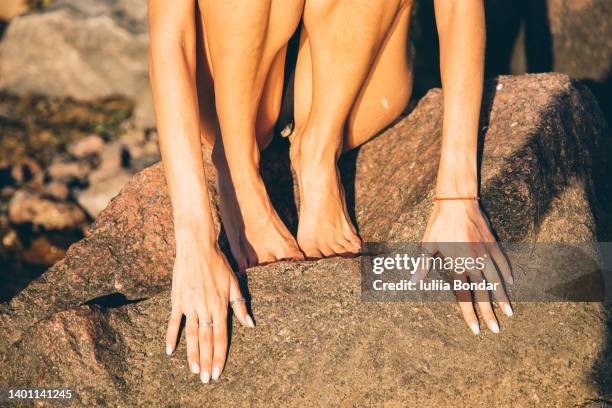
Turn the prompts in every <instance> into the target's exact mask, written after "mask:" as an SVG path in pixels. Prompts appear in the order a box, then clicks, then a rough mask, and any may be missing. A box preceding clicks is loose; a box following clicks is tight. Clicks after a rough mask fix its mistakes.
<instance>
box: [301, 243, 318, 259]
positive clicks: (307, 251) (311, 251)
mask: <svg viewBox="0 0 612 408" xmlns="http://www.w3.org/2000/svg"><path fill="white" fill-rule="evenodd" d="M302 252H303V253H304V255H305V256H306V259H308V260H313V259H320V258H323V253H322V252H321V251H320V250H319V249H318V248H317V247H314V246H312V247H306V246H305V247H302Z"/></svg>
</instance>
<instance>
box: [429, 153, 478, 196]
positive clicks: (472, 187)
mask: <svg viewBox="0 0 612 408" xmlns="http://www.w3.org/2000/svg"><path fill="white" fill-rule="evenodd" d="M477 195H478V174H477V170H476V157H475V154H473V153H472V152H470V151H467V152H456V151H452V152H446V153H443V154H442V155H441V158H440V166H439V167H438V177H437V179H436V197H476V196H477Z"/></svg>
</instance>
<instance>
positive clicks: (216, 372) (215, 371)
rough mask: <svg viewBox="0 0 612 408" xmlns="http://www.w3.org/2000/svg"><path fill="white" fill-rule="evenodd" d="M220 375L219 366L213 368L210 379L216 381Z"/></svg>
mask: <svg viewBox="0 0 612 408" xmlns="http://www.w3.org/2000/svg"><path fill="white" fill-rule="evenodd" d="M220 375H221V369H220V368H219V366H214V367H213V372H212V379H213V380H215V381H217V380H218V379H219V376H220Z"/></svg>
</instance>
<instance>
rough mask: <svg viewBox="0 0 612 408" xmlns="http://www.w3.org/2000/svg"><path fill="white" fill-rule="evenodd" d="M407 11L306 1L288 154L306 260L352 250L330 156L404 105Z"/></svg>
mask: <svg viewBox="0 0 612 408" xmlns="http://www.w3.org/2000/svg"><path fill="white" fill-rule="evenodd" d="M409 16H410V4H409V3H404V2H402V1H400V0H376V1H370V2H359V1H354V2H343V1H333V0H307V1H306V5H305V11H304V34H303V38H302V41H301V48H300V54H299V56H298V65H297V68H296V81H295V82H296V90H295V117H296V133H295V136H294V137H293V138H292V145H291V158H292V163H293V165H294V167H295V169H296V172H297V174H298V181H299V184H300V222H299V227H298V243H299V245H300V248H301V249H302V250H303V251H304V253H305V255H306V256H307V257H312V258H316V257H321V256H332V255H335V254H343V253H355V252H357V251H358V250H359V248H360V245H361V241H360V239H359V237H358V236H357V234H356V232H355V228H354V227H353V225H352V224H351V222H350V220H349V217H348V214H347V209H346V203H345V199H344V192H343V190H342V186H341V184H340V180H339V175H338V169H337V166H336V161H337V159H338V157H339V155H340V153H341V152H342V151H343V150H347V147H349V148H352V147H355V146H357V145H359V144H361V143H363V142H365V141H366V140H367V139H368V138H370V137H371V136H373V135H374V134H375V133H376V132H377V131H378V130H380V129H382V128H383V127H384V126H386V125H387V124H389V123H390V122H391V121H392V120H393V119H394V118H395V117H397V115H398V114H399V113H400V112H401V111H402V110H403V109H404V107H405V106H406V103H407V101H408V99H409V97H410V92H411V89H412V76H411V72H410V66H409V61H408V49H407V44H406V38H407V30H408V21H409Z"/></svg>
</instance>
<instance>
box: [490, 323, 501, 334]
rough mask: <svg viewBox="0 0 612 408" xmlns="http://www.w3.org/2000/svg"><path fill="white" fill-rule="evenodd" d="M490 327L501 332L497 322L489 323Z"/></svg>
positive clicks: (493, 330)
mask: <svg viewBox="0 0 612 408" xmlns="http://www.w3.org/2000/svg"><path fill="white" fill-rule="evenodd" d="M489 328H490V329H491V331H492V332H493V333H499V326H498V325H497V322H495V321H493V322H490V323H489Z"/></svg>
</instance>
